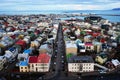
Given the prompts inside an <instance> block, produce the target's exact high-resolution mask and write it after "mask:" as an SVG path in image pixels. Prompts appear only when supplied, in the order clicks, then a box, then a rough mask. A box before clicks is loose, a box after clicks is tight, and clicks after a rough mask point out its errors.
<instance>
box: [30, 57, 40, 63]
mask: <svg viewBox="0 0 120 80" xmlns="http://www.w3.org/2000/svg"><path fill="white" fill-rule="evenodd" d="M37 59H38V57H37V56H30V57H29V63H37Z"/></svg>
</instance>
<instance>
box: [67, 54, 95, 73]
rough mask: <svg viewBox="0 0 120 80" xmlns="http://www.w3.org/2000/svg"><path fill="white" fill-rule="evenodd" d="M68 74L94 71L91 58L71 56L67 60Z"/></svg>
mask: <svg viewBox="0 0 120 80" xmlns="http://www.w3.org/2000/svg"><path fill="white" fill-rule="evenodd" d="M68 71H69V72H78V73H80V72H91V71H94V61H93V59H92V57H91V56H72V57H71V58H69V59H68Z"/></svg>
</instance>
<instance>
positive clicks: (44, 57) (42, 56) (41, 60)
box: [38, 53, 50, 63]
mask: <svg viewBox="0 0 120 80" xmlns="http://www.w3.org/2000/svg"><path fill="white" fill-rule="evenodd" d="M49 61H50V56H49V55H48V54H46V53H41V54H40V55H39V56H38V63H49Z"/></svg>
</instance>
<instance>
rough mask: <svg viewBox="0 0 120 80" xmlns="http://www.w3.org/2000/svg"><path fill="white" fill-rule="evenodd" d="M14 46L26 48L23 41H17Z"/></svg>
mask: <svg viewBox="0 0 120 80" xmlns="http://www.w3.org/2000/svg"><path fill="white" fill-rule="evenodd" d="M16 44H17V45H21V46H22V48H24V47H25V46H26V42H25V41H23V40H18V41H17V42H16Z"/></svg>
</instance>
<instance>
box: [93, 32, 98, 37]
mask: <svg viewBox="0 0 120 80" xmlns="http://www.w3.org/2000/svg"><path fill="white" fill-rule="evenodd" d="M99 35H100V33H93V34H92V36H93V37H97V36H99Z"/></svg>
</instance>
